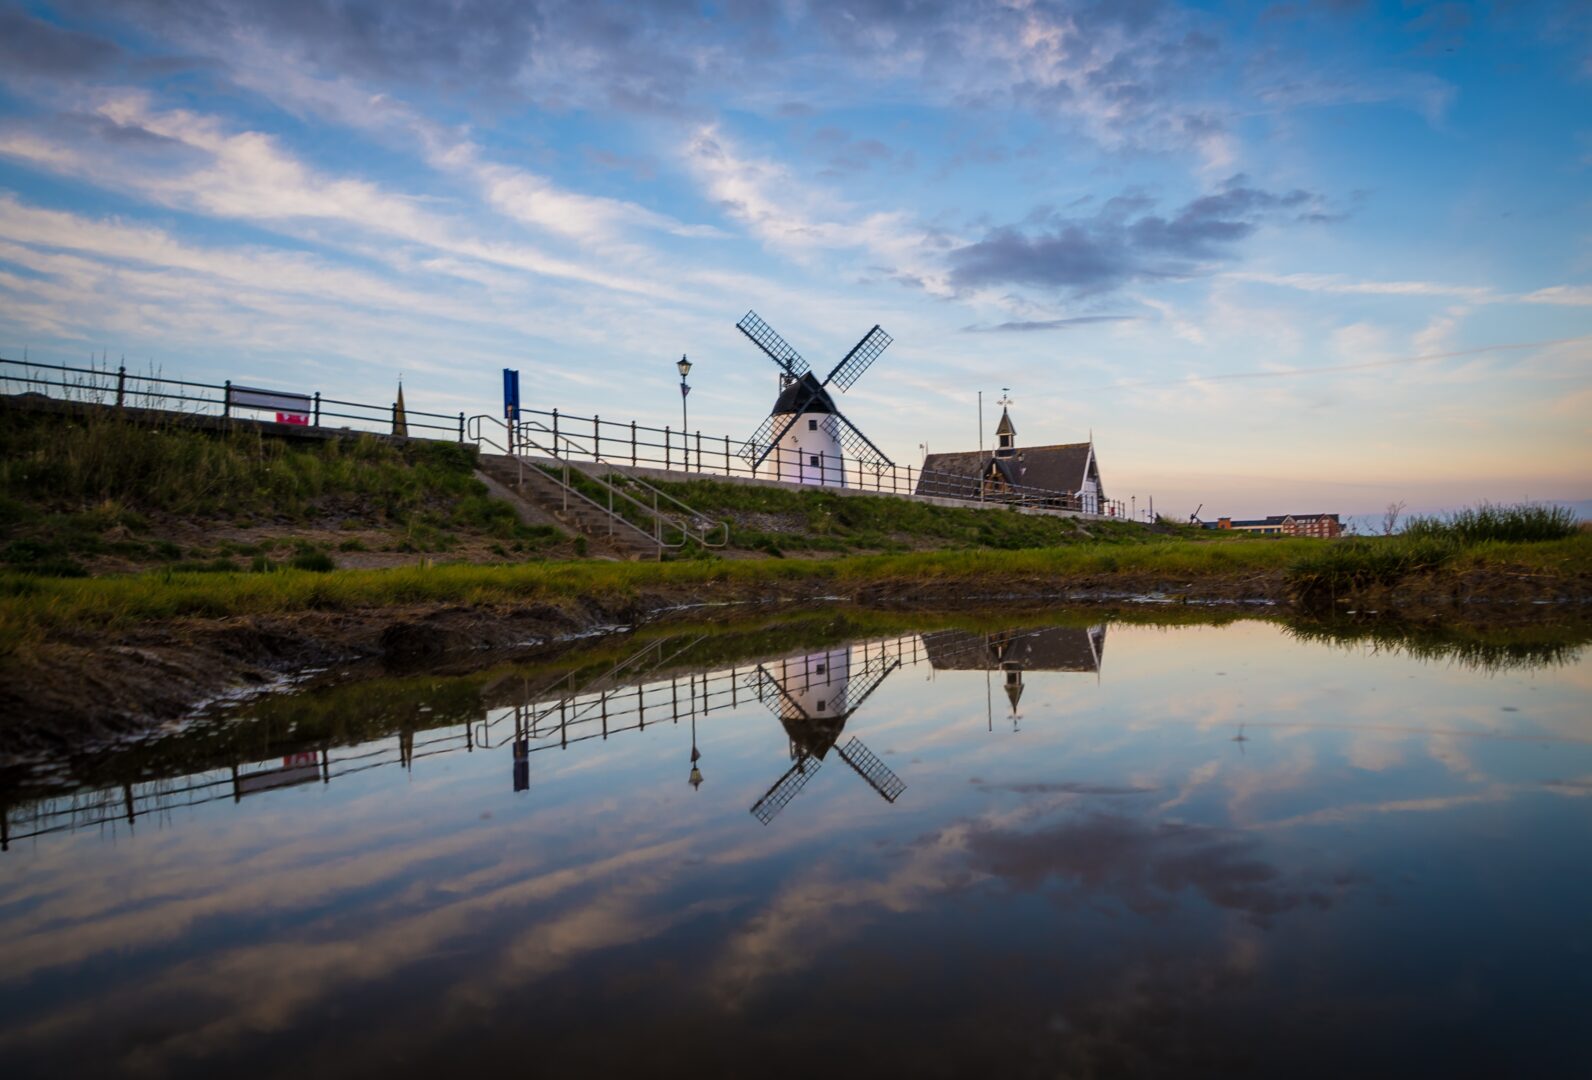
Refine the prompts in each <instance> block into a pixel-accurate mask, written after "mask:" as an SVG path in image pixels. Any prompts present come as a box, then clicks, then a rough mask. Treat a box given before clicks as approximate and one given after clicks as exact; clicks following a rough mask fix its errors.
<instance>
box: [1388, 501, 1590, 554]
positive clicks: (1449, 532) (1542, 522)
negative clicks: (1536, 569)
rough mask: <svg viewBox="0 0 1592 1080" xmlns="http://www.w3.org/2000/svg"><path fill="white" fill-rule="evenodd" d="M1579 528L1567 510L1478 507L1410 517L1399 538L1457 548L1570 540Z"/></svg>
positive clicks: (1538, 505)
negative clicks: (1447, 542) (1448, 543)
mask: <svg viewBox="0 0 1592 1080" xmlns="http://www.w3.org/2000/svg"><path fill="white" fill-rule="evenodd" d="M1580 528H1581V524H1580V522H1579V521H1578V520H1577V519H1576V515H1575V512H1574V511H1573V510H1571V509H1570V508H1569V507H1567V506H1552V505H1545V504H1542V503H1515V504H1513V505H1508V506H1498V505H1494V504H1492V503H1482V504H1481V505H1480V506H1477V507H1466V508H1465V509H1463V510H1457V511H1455V512H1454V513H1452V514H1447V515H1431V516H1427V517H1412V518H1410V519H1409V521H1408V522H1406V523H1405V526H1404V532H1403V533H1402V534H1401V535H1403V536H1406V537H1413V538H1421V539H1433V540H1445V539H1446V540H1453V541H1456V542H1458V543H1461V544H1479V543H1482V542H1484V541H1487V540H1503V541H1509V542H1517V543H1519V542H1533V541H1539V540H1562V539H1564V538H1566V537H1570V536H1574V535H1575V534H1576V533H1577V532H1578V531H1579V530H1580Z"/></svg>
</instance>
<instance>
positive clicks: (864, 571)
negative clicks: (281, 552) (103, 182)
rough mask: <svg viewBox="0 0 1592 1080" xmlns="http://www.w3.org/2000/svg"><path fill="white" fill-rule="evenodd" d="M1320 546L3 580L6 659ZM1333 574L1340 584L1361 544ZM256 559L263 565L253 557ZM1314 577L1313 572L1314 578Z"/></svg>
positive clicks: (1282, 555)
mask: <svg viewBox="0 0 1592 1080" xmlns="http://www.w3.org/2000/svg"><path fill="white" fill-rule="evenodd" d="M1337 547H1338V546H1337V545H1327V544H1323V543H1322V542H1320V541H1315V540H1307V539H1289V540H1280V541H1275V542H1266V543H1199V542H1189V541H1184V540H1163V541H1158V542H1154V543H1146V544H1134V545H1123V544H1094V545H1088V544H1078V545H1073V546H1070V547H1062V548H1048V549H1040V550H1031V551H953V552H914V553H910V554H902V555H869V556H857V557H852V558H844V559H823V560H792V559H763V560H712V561H682V562H675V563H664V564H657V563H614V562H601V563H597V562H550V563H527V564H518V565H501V564H500V565H490V566H483V565H470V564H462V563H455V564H442V565H437V566H431V567H424V566H420V567H402V568H396V569H388V570H338V571H334V572H331V573H313V572H306V571H301V570H293V569H279V570H277V571H276V572H274V573H268V574H249V573H236V574H234V573H226V572H205V573H191V572H174V571H170V570H166V571H158V572H151V573H145V574H138V575H125V576H117V577H104V578H45V577H35V576H29V575H17V574H0V653H5V652H9V651H11V650H13V649H15V648H16V647H17V646H18V645H19V644H20V643H22V642H24V641H27V640H32V639H36V638H37V637H39V636H40V635H42V634H45V633H47V632H49V631H52V630H56V629H61V628H69V627H74V626H116V625H125V624H128V623H135V622H146V621H158V620H169V619H181V618H188V617H222V616H232V615H250V614H274V613H283V612H293V611H352V610H358V609H363V608H381V607H396V606H402V605H411V604H480V605H493V604H510V603H515V604H517V603H526V602H536V603H549V604H554V605H561V606H571V607H573V606H576V605H579V604H584V603H587V602H592V601H596V602H601V603H606V604H610V605H616V606H622V605H623V604H624V603H626V602H628V601H632V600H635V599H637V598H639V597H640V596H641V595H642V593H643V592H645V591H648V590H661V591H671V590H672V591H674V592H681V591H683V592H686V593H687V594H693V595H701V596H702V597H703V598H704V599H708V598H713V597H714V596H715V592H717V593H718V595H720V596H724V595H731V594H733V593H734V591H735V590H736V589H737V588H741V587H747V588H748V589H749V590H751V591H755V592H757V593H759V594H761V595H766V594H767V593H768V592H770V591H774V592H777V591H779V590H780V589H781V588H784V587H788V588H790V589H791V590H792V591H793V592H799V593H801V594H802V595H818V594H844V593H849V592H852V591H855V590H857V589H860V588H867V589H870V590H871V591H874V592H877V593H880V594H883V595H888V596H891V597H892V598H895V599H899V600H903V601H908V600H911V599H912V597H913V596H914V594H915V593H916V592H918V591H919V590H923V589H928V588H934V587H938V586H945V585H959V586H966V588H967V589H968V590H969V591H970V592H982V593H983V594H985V595H989V594H991V593H1000V592H1004V591H1011V592H1016V591H1022V590H1028V591H1042V590H1044V589H1047V588H1048V589H1064V588H1066V587H1068V586H1069V585H1070V584H1076V583H1079V582H1084V581H1093V582H1094V583H1096V584H1109V582H1110V580H1111V579H1112V578H1117V579H1119V580H1121V581H1124V582H1132V583H1134V584H1133V587H1135V588H1143V587H1150V586H1155V587H1159V588H1163V589H1167V590H1171V591H1176V590H1179V589H1181V588H1183V587H1184V586H1186V585H1198V584H1199V583H1200V582H1202V581H1212V580H1216V581H1242V580H1244V579H1246V578H1264V577H1265V576H1266V575H1283V576H1285V577H1287V578H1288V579H1289V580H1290V581H1297V580H1298V579H1299V578H1300V577H1301V576H1304V577H1309V578H1310V579H1311V580H1315V578H1317V577H1320V576H1321V575H1322V574H1323V573H1325V571H1323V570H1322V569H1321V563H1320V561H1319V560H1320V558H1321V556H1322V554H1323V553H1324V552H1330V551H1334V550H1336V549H1337ZM1343 547H1344V549H1345V550H1347V551H1349V552H1351V554H1350V555H1349V556H1347V557H1346V562H1345V563H1344V564H1343V565H1339V564H1336V563H1334V564H1333V565H1332V566H1330V567H1329V568H1328V569H1329V570H1330V572H1331V573H1332V574H1335V575H1338V577H1339V579H1340V580H1348V579H1349V577H1351V576H1352V575H1353V574H1354V573H1355V572H1356V571H1357V568H1358V567H1359V566H1360V560H1362V559H1364V558H1366V557H1367V556H1365V555H1363V554H1361V552H1363V551H1364V550H1366V548H1365V547H1363V546H1360V545H1344V546H1343ZM1418 555H1419V553H1418V552H1417V553H1415V554H1413V555H1412V554H1411V553H1410V552H1409V551H1408V550H1402V549H1401V550H1398V551H1395V552H1394V553H1393V554H1391V555H1385V556H1384V555H1377V556H1375V557H1373V558H1372V565H1373V566H1374V567H1375V568H1376V569H1375V572H1376V574H1377V575H1378V576H1377V577H1376V579H1375V580H1376V581H1378V582H1380V583H1386V582H1389V581H1392V580H1396V576H1395V575H1397V574H1399V573H1414V572H1419V571H1421V570H1423V569H1428V570H1429V569H1450V570H1464V569H1472V568H1477V567H1509V568H1514V569H1517V570H1521V571H1523V572H1532V573H1537V574H1541V575H1544V576H1553V577H1557V578H1561V579H1563V578H1567V577H1568V576H1573V575H1576V574H1580V575H1583V576H1584V575H1587V574H1589V573H1592V537H1589V536H1584V535H1581V536H1576V537H1573V538H1570V539H1567V540H1560V541H1551V542H1547V543H1537V544H1503V543H1490V544H1483V545H1476V546H1474V547H1472V548H1467V549H1460V550H1459V551H1458V552H1457V553H1454V554H1449V555H1447V556H1446V557H1445V558H1442V559H1440V560H1432V559H1427V558H1424V557H1418ZM260 558H264V556H260ZM1312 575H1313V577H1312Z"/></svg>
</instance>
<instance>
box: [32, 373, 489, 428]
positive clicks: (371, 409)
mask: <svg viewBox="0 0 1592 1080" xmlns="http://www.w3.org/2000/svg"><path fill="white" fill-rule="evenodd" d="M0 394H10V395H23V396H25V395H37V396H40V397H47V398H51V399H53V400H57V401H68V402H78V403H82V404H89V405H109V406H116V407H118V408H134V409H154V410H161V411H166V412H179V413H185V414H189V415H196V416H222V417H234V416H236V417H252V418H259V419H278V420H279V422H282V423H286V424H290V425H293V426H303V427H313V428H334V429H348V430H351V431H369V432H377V433H380V434H384V435H394V434H397V435H412V436H414V437H416V438H426V439H450V440H453V441H456V442H463V441H464V413H462V412H461V413H458V414H450V413H434V412H425V411H422V410H419V409H411V408H409V407H407V406H403V407H400V405H399V403H398V402H396V401H393V402H388V403H385V404H371V403H369V402H363V401H345V400H343V399H341V398H331V397H325V396H323V395H322V394H321V393H320V391H318V390H317V391H312V392H307V393H306V392H300V391H288V390H267V389H262V388H259V387H252V386H249V387H246V386H242V385H239V384H236V383H234V382H232V380H230V379H228V380H226V381H224V382H220V383H201V382H191V381H189V380H186V379H168V378H166V377H164V376H162V375H158V374H155V373H153V372H150V373H139V372H136V371H129V370H128V369H127V367H126V366H125V365H118V366H116V367H110V366H103V367H86V368H85V367H70V366H65V365H61V364H41V363H36V362H34V361H31V360H6V359H3V358H0ZM261 402H264V404H261ZM262 413H264V414H270V413H275V414H276V416H275V417H266V416H259V417H253V414H262Z"/></svg>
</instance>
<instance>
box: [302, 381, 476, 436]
mask: <svg viewBox="0 0 1592 1080" xmlns="http://www.w3.org/2000/svg"><path fill="white" fill-rule="evenodd" d="M314 409H315V426H316V427H320V426H321V392H320V391H319V390H317V391H315V405H314ZM459 415H460V416H463V415H464V414H463V413H460V414H459Z"/></svg>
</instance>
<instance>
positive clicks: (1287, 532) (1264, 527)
mask: <svg viewBox="0 0 1592 1080" xmlns="http://www.w3.org/2000/svg"><path fill="white" fill-rule="evenodd" d="M1205 527H1206V528H1207V529H1236V530H1238V531H1239V532H1258V533H1270V534H1273V535H1277V536H1318V537H1321V538H1323V539H1331V538H1332V537H1334V536H1342V535H1343V523H1342V522H1341V521H1339V520H1338V515H1337V514H1275V515H1273V516H1271V517H1264V518H1251V519H1249V520H1247V521H1240V520H1235V519H1233V518H1225V517H1224V518H1217V519H1216V520H1215V521H1214V522H1211V521H1207V522H1205Z"/></svg>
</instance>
